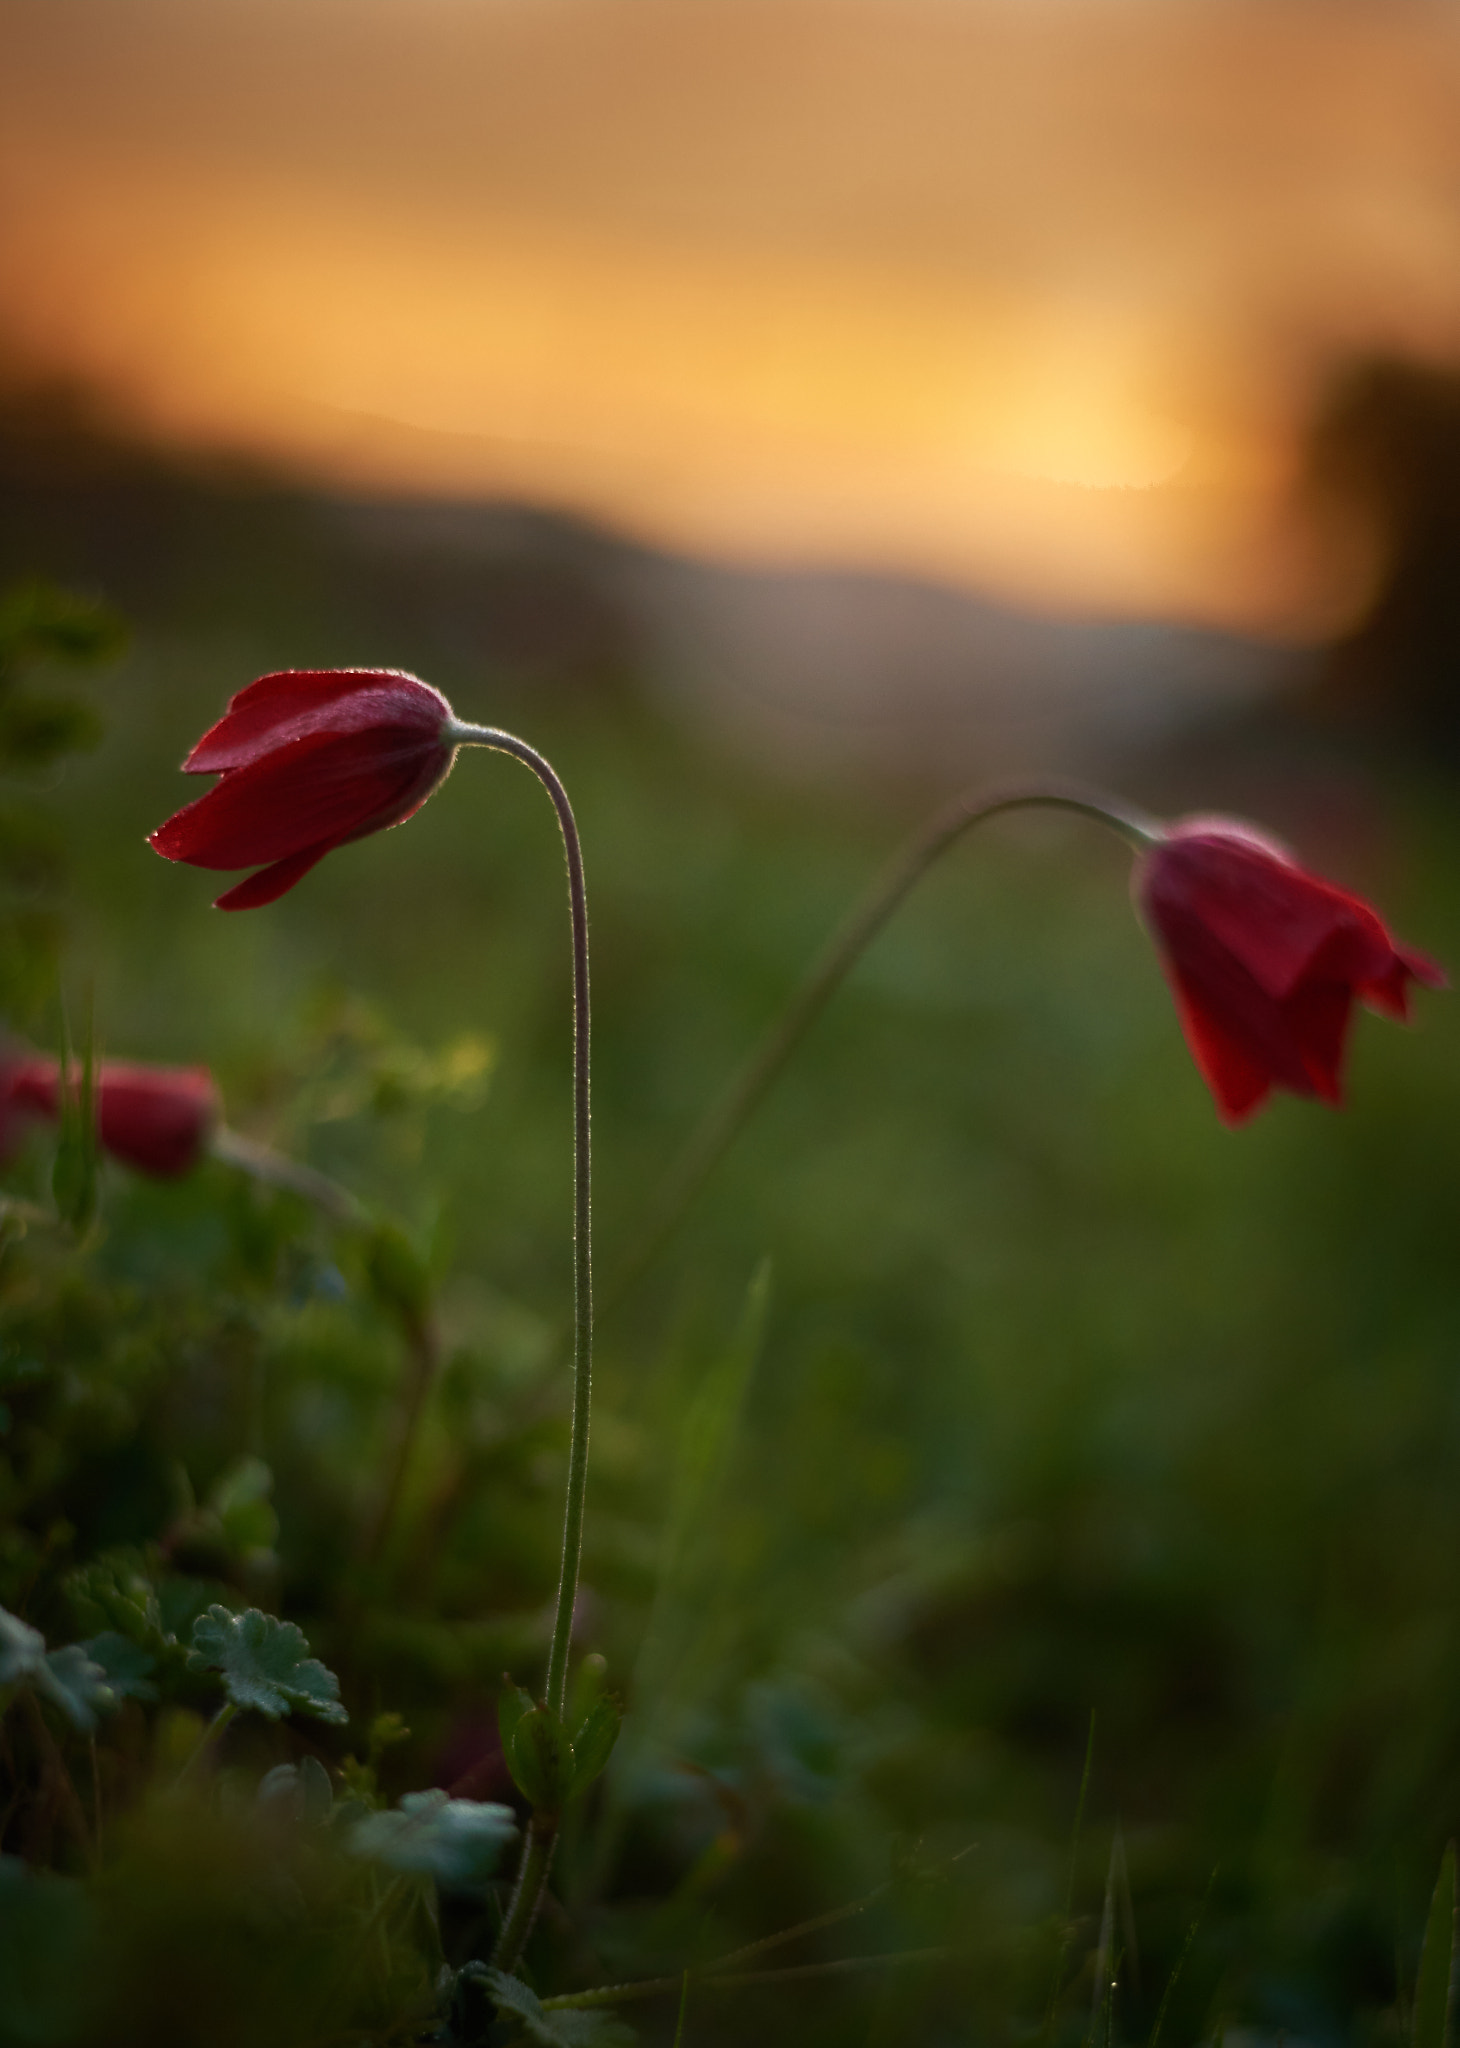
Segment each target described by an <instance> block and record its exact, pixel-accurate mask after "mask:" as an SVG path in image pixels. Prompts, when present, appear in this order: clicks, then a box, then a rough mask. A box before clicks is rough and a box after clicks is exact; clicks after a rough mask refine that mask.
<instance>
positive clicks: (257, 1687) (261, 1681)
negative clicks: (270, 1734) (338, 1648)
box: [188, 1606, 350, 1721]
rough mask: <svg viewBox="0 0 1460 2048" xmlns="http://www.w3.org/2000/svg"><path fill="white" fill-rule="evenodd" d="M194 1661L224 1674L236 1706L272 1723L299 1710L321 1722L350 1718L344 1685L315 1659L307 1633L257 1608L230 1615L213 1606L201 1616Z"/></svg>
mask: <svg viewBox="0 0 1460 2048" xmlns="http://www.w3.org/2000/svg"><path fill="white" fill-rule="evenodd" d="M188 1662H189V1663H190V1664H191V1665H192V1666H193V1667H194V1669H195V1670H213V1671H221V1672H222V1674H223V1684H224V1688H225V1689H226V1691H227V1693H228V1697H229V1699H230V1700H232V1702H233V1704H234V1705H235V1706H236V1707H253V1708H255V1709H256V1710H257V1711H258V1712H259V1713H261V1714H266V1715H267V1716H268V1718H269V1719H270V1720H271V1721H277V1720H278V1719H279V1718H280V1716H281V1715H284V1714H288V1713H292V1712H294V1711H296V1710H297V1711H298V1712H300V1713H305V1714H313V1715H314V1716H315V1718H316V1719H317V1720H320V1721H347V1720H348V1719H349V1718H350V1717H349V1715H348V1714H347V1713H346V1712H345V1709H344V1708H343V1707H342V1706H341V1705H340V1681H339V1680H338V1679H337V1678H336V1677H335V1674H334V1673H333V1671H327V1670H326V1669H325V1667H324V1665H323V1664H321V1663H320V1662H319V1660H318V1658H317V1657H311V1656H310V1654H309V1644H308V1643H307V1642H306V1641H305V1639H304V1636H303V1633H302V1631H301V1630H299V1629H297V1628H296V1627H295V1626H294V1623H293V1622H292V1621H279V1620H277V1619H276V1618H275V1617H274V1616H273V1615H272V1614H262V1613H260V1611H259V1610H258V1608H257V1607H250V1608H248V1609H246V1611H245V1612H244V1613H242V1614H230V1613H229V1611H228V1609H227V1608H226V1607H219V1606H213V1607H210V1608H209V1609H208V1611H207V1613H206V1614H200V1615H199V1616H198V1618H197V1620H196V1621H195V1622H194V1623H193V1647H192V1653H191V1655H190V1656H189V1658H188Z"/></svg>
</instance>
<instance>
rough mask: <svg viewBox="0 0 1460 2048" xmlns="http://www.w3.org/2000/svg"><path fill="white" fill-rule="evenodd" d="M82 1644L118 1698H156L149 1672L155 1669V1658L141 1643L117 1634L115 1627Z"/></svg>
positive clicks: (155, 1689) (154, 1687) (155, 1688)
mask: <svg viewBox="0 0 1460 2048" xmlns="http://www.w3.org/2000/svg"><path fill="white" fill-rule="evenodd" d="M81 1647H82V1649H83V1650H85V1652H86V1654H87V1656H88V1657H90V1658H91V1660H92V1662H93V1663H94V1664H99V1665H100V1667H101V1669H102V1671H103V1672H104V1673H105V1675H106V1683H107V1686H108V1688H109V1690H110V1691H111V1692H113V1693H114V1694H115V1695H116V1697H117V1698H118V1699H119V1700H144V1701H145V1700H155V1699H156V1697H157V1687H156V1686H155V1685H154V1684H153V1683H152V1673H153V1672H154V1671H155V1670H156V1669H157V1659H156V1658H155V1657H154V1656H153V1654H152V1652H151V1651H150V1650H144V1649H143V1647H142V1645H141V1644H140V1643H135V1642H133V1641H132V1640H131V1638H130V1637H128V1636H124V1635H118V1634H117V1632H116V1630H115V1629H107V1630H106V1631H105V1632H104V1633H103V1634H101V1635H99V1636H93V1637H92V1638H91V1640H90V1641H89V1642H86V1643H83V1644H82V1645H81Z"/></svg>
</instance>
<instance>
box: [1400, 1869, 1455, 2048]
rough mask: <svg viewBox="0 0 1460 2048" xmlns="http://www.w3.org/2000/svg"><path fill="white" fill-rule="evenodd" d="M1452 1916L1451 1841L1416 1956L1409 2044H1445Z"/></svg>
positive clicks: (1420, 2047) (1450, 2003)
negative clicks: (1420, 1945) (1412, 2022)
mask: <svg viewBox="0 0 1460 2048" xmlns="http://www.w3.org/2000/svg"><path fill="white" fill-rule="evenodd" d="M1457 1933H1460V1929H1457V1924H1456V1918H1455V1844H1454V1843H1453V1842H1452V1843H1451V1844H1450V1846H1449V1848H1448V1849H1446V1851H1445V1854H1444V1856H1443V1858H1442V1859H1441V1862H1440V1875H1439V1877H1438V1879H1437V1880H1436V1882H1435V1895H1434V1897H1433V1899H1432V1900H1431V1901H1430V1917H1429V1919H1428V1920H1427V1921H1426V1922H1425V1941H1424V1947H1423V1949H1421V1951H1420V1958H1419V1982H1418V1983H1417V1984H1416V1985H1415V1988H1414V2032H1413V2033H1412V2034H1411V2036H1410V2039H1411V2042H1412V2044H1413V2048H1446V2043H1447V2041H1448V2040H1449V2035H1450V2017H1451V2014H1452V2012H1453V2010H1454V2004H1455V1976H1456V1961H1457V1954H1460V1940H1457Z"/></svg>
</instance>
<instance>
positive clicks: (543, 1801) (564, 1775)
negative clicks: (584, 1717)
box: [506, 1707, 573, 1813]
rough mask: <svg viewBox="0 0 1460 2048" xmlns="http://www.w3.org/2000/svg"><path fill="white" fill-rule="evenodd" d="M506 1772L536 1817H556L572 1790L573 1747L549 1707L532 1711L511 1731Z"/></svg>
mask: <svg viewBox="0 0 1460 2048" xmlns="http://www.w3.org/2000/svg"><path fill="white" fill-rule="evenodd" d="M506 1754H507V1768H508V1770H509V1771H510V1772H511V1773H512V1782H513V1783H514V1784H515V1785H516V1787H517V1789H518V1790H519V1792H525V1793H526V1795H527V1797H528V1798H529V1799H530V1800H531V1801H532V1803H533V1805H534V1807H535V1808H536V1809H537V1810H538V1812H539V1813H558V1812H560V1811H561V1810H562V1806H563V1802H564V1800H565V1799H566V1798H567V1797H568V1795H569V1793H570V1792H571V1790H572V1788H573V1745H572V1742H571V1741H570V1740H569V1737H568V1731H567V1729H566V1728H565V1727H564V1726H563V1724H562V1722H561V1721H560V1720H559V1719H558V1717H557V1715H556V1714H555V1713H554V1712H553V1711H552V1709H551V1708H550V1707H531V1708H529V1709H528V1711H527V1712H526V1713H525V1714H524V1715H523V1716H522V1718H521V1719H520V1720H519V1721H518V1723H517V1726H516V1727H515V1728H514V1729H513V1730H512V1740H511V1742H510V1744H509V1745H508V1748H507V1753H506Z"/></svg>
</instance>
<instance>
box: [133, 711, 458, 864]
mask: <svg viewBox="0 0 1460 2048" xmlns="http://www.w3.org/2000/svg"><path fill="white" fill-rule="evenodd" d="M450 760H451V753H450V749H449V748H447V747H445V746H444V745H442V744H441V743H440V742H439V741H436V740H431V739H429V738H427V737H424V736H423V735H422V734H421V733H420V732H412V731H404V730H401V729H400V728H393V727H385V728H381V727H371V728H370V729H369V730H367V731H361V732H351V733H344V734H334V733H316V734H314V735H312V736H310V737H309V738H305V739H297V740H293V741H291V742H290V743H289V744H288V745H286V746H285V747H284V748H283V750H282V751H281V752H278V753H266V754H263V755H261V756H260V757H259V758H258V759H257V760H255V761H253V762H252V763H251V764H250V765H248V766H247V767H242V768H234V769H231V770H230V771H229V772H228V773H227V774H226V775H224V777H223V779H222V780H221V781H220V782H218V783H216V784H215V785H214V787H213V788H212V789H210V790H209V791H208V793H207V795H206V796H201V797H199V798H198V799H197V800H196V802H194V803H190V804H187V805H185V806H184V808H183V809H182V810H180V811H179V812H177V814H176V815H175V816H174V817H171V818H169V819H168V820H167V822H166V824H164V825H159V826H158V828H157V830H156V831H155V832H154V833H153V834H152V835H151V841H150V843H151V845H152V846H153V847H155V848H156V850H157V852H158V853H160V854H162V855H163V856H164V858H165V859H167V860H183V861H187V862H189V863H190V864H191V865H192V866H193V867H200V868H243V867H251V866H253V865H254V863H255V862H260V861H263V862H270V861H279V860H288V859H289V858H291V857H292V856H293V855H294V854H297V853H302V852H303V851H304V850H305V849H306V848H307V847H313V846H322V847H324V848H326V849H327V848H328V847H329V846H337V845H339V843H340V842H341V841H342V840H344V839H350V838H353V837H355V836H356V835H358V834H360V833H363V832H369V831H372V830H374V829H375V828H376V827H378V826H382V825H387V824H395V823H398V822H399V821H400V820H401V819H403V818H405V817H408V816H409V815H410V813H411V811H413V810H415V809H416V808H417V807H418V805H419V804H420V803H422V802H423V801H424V800H425V797H426V796H427V795H429V793H430V791H431V789H432V788H433V787H434V786H435V783H436V782H437V781H439V779H440V777H441V776H442V775H443V774H444V773H445V771H446V769H447V767H448V766H449V765H450Z"/></svg>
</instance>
